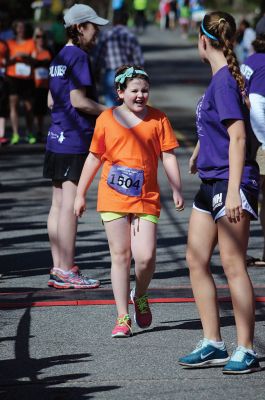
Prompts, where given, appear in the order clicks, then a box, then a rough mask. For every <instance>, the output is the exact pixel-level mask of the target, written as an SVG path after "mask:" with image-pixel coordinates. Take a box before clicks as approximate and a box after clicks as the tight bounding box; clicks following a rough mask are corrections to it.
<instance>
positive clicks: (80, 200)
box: [74, 195, 86, 217]
mask: <svg viewBox="0 0 265 400" xmlns="http://www.w3.org/2000/svg"><path fill="white" fill-rule="evenodd" d="M85 211H86V199H85V197H84V196H80V195H77V196H76V198H75V203H74V215H75V216H76V217H82V215H83V213H84V212H85Z"/></svg>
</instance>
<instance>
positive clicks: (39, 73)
mask: <svg viewBox="0 0 265 400" xmlns="http://www.w3.org/2000/svg"><path fill="white" fill-rule="evenodd" d="M48 78H49V71H48V69H47V68H42V67H39V68H36V69H35V79H37V80H43V79H44V80H45V79H48Z"/></svg>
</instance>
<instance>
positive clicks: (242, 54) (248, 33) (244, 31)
mask: <svg viewBox="0 0 265 400" xmlns="http://www.w3.org/2000/svg"><path fill="white" fill-rule="evenodd" d="M255 37H256V34H255V31H254V29H252V28H251V26H250V23H249V22H248V21H247V20H246V19H242V21H240V23H239V25H238V29H237V34H236V46H235V52H236V55H237V57H238V61H239V63H240V64H242V63H243V62H244V61H245V59H246V58H247V57H248V56H250V55H251V54H252V53H253V52H254V50H253V47H252V42H253V40H255Z"/></svg>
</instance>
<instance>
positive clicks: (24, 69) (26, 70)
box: [15, 63, 31, 76]
mask: <svg viewBox="0 0 265 400" xmlns="http://www.w3.org/2000/svg"><path fill="white" fill-rule="evenodd" d="M15 68H16V69H15V70H16V75H19V76H30V74H31V67H30V65H27V64H24V63H16V67H15Z"/></svg>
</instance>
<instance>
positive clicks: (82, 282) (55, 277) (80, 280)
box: [48, 265, 100, 289]
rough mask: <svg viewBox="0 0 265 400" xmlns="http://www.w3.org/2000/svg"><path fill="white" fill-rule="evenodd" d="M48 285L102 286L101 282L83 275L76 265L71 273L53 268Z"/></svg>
mask: <svg viewBox="0 0 265 400" xmlns="http://www.w3.org/2000/svg"><path fill="white" fill-rule="evenodd" d="M48 286H51V287H54V288H56V289H95V288H97V287H99V286H100V282H99V281H98V280H96V279H88V278H86V277H85V276H83V275H82V274H81V272H80V270H79V268H78V267H77V266H76V265H75V266H74V267H72V268H71V270H70V272H69V274H63V273H62V272H61V271H60V270H58V269H57V268H52V269H51V271H50V279H49V281H48Z"/></svg>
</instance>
